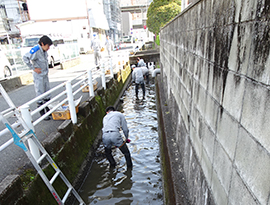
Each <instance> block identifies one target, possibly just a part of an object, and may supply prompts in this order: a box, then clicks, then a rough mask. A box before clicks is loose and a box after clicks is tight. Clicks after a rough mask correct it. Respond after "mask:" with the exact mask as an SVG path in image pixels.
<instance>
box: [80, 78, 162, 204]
mask: <svg viewBox="0 0 270 205" xmlns="http://www.w3.org/2000/svg"><path fill="white" fill-rule="evenodd" d="M139 92H140V93H139V96H140V94H141V95H142V93H141V90H139ZM141 98H142V96H140V99H141ZM118 110H119V111H121V112H122V113H123V114H124V115H125V117H126V120H127V123H128V127H129V130H130V134H129V135H130V139H131V142H130V143H129V144H128V147H129V149H130V152H131V156H132V161H133V169H132V170H127V169H126V164H125V163H126V162H125V158H124V156H123V155H122V153H121V152H120V150H119V149H114V150H113V155H114V158H115V160H116V162H117V166H116V168H114V169H111V168H109V163H108V161H107V160H106V158H105V154H104V147H103V145H102V144H101V145H100V146H99V148H98V149H97V152H96V156H95V158H94V160H93V163H92V166H91V168H90V170H89V173H88V176H87V178H86V180H85V182H84V184H83V185H82V188H81V191H80V195H81V197H82V198H83V200H84V201H85V202H86V203H87V204H125V205H127V204H155V205H158V204H163V190H162V176H161V165H160V153H159V140H158V121H157V112H156V102H155V87H154V83H153V82H152V83H151V82H150V84H149V85H146V100H144V101H141V100H139V101H136V100H135V90H134V86H130V87H129V88H128V89H127V90H126V91H125V93H124V96H123V102H122V104H121V105H120V106H119V109H118Z"/></svg>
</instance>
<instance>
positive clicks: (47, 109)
mask: <svg viewBox="0 0 270 205" xmlns="http://www.w3.org/2000/svg"><path fill="white" fill-rule="evenodd" d="M43 101H44V104H45V103H46V102H48V101H50V99H47V100H43ZM45 111H46V112H49V111H50V108H48V107H47V106H46V107H45ZM49 116H52V114H50V115H49Z"/></svg>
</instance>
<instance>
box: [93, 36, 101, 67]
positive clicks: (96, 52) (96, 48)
mask: <svg viewBox="0 0 270 205" xmlns="http://www.w3.org/2000/svg"><path fill="white" fill-rule="evenodd" d="M91 48H92V49H93V50H94V57H95V63H96V65H99V61H100V58H101V55H100V49H101V45H100V41H99V39H97V38H94V39H93V40H92V41H91Z"/></svg>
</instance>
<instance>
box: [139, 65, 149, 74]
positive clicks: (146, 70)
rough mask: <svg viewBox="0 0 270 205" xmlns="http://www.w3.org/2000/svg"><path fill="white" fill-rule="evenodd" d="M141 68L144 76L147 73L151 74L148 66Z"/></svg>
mask: <svg viewBox="0 0 270 205" xmlns="http://www.w3.org/2000/svg"><path fill="white" fill-rule="evenodd" d="M141 69H142V72H143V75H144V76H145V75H147V74H149V70H148V68H147V67H145V66H143V67H141Z"/></svg>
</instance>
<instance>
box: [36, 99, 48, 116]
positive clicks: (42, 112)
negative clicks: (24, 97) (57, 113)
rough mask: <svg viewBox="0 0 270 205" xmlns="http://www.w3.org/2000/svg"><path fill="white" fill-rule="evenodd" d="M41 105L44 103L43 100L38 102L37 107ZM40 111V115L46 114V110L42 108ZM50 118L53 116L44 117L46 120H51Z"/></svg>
mask: <svg viewBox="0 0 270 205" xmlns="http://www.w3.org/2000/svg"><path fill="white" fill-rule="evenodd" d="M41 105H43V102H41V103H37V107H40V106H41ZM39 113H40V116H42V115H44V114H45V110H44V109H42V110H40V111H39ZM50 119H51V118H50V117H49V116H47V117H45V118H44V120H50Z"/></svg>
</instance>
